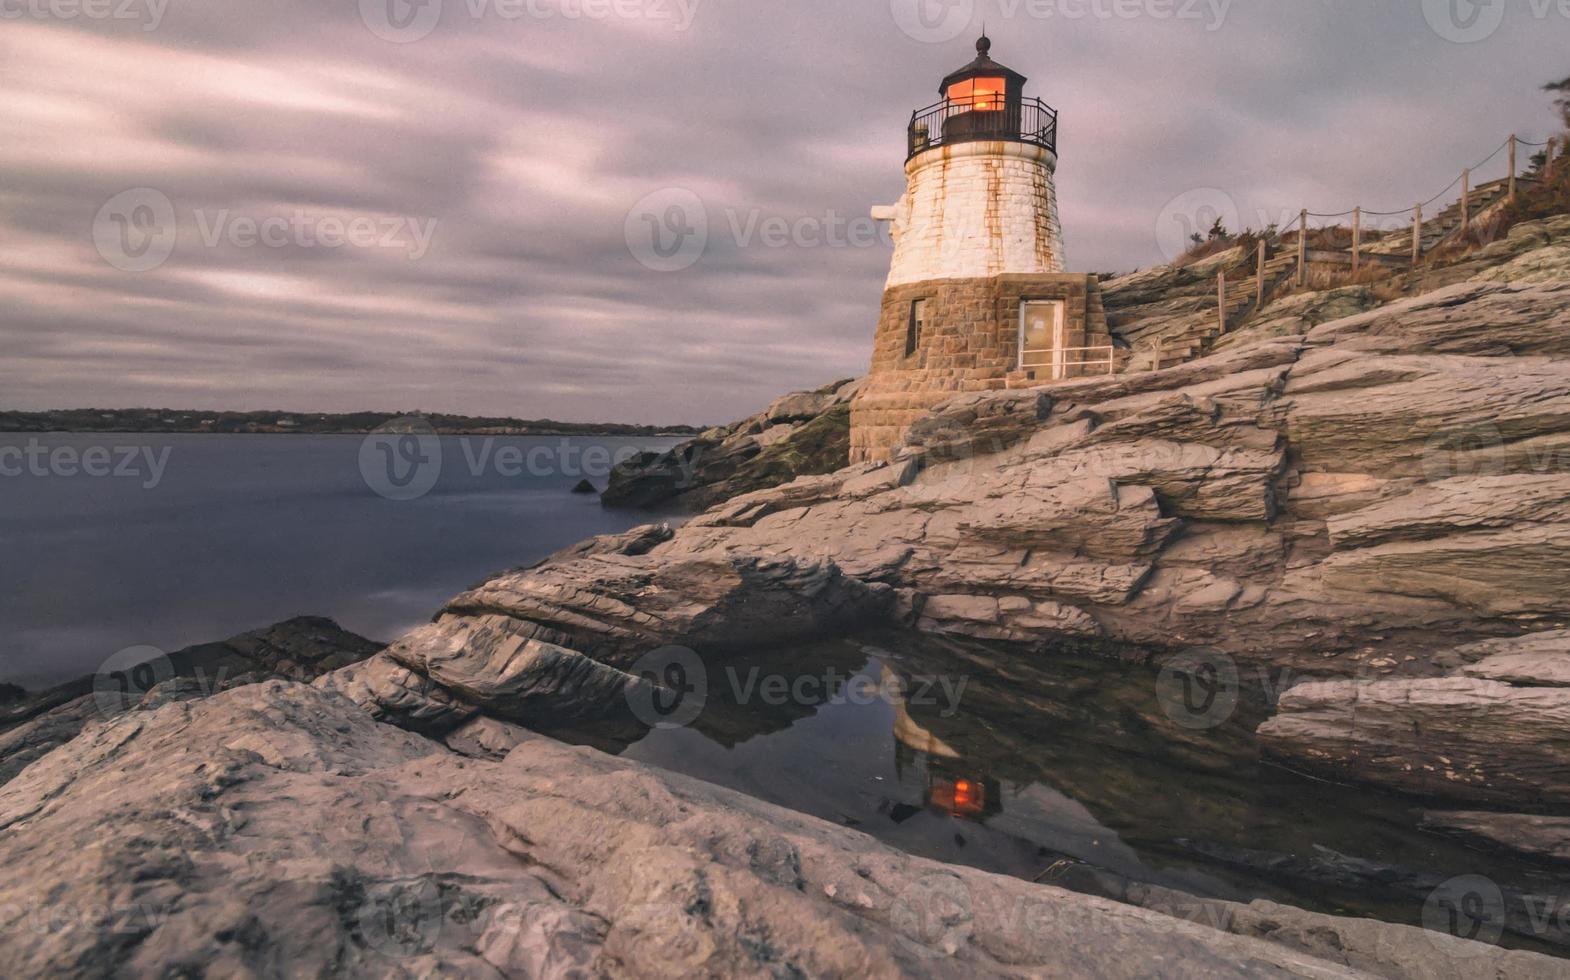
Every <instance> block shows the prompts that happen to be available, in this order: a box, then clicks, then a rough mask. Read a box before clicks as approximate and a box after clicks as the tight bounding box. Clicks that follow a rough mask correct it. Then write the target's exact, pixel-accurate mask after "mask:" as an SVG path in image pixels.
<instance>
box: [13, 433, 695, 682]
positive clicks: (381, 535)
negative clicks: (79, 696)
mask: <svg viewBox="0 0 1570 980" xmlns="http://www.w3.org/2000/svg"><path fill="white" fill-rule="evenodd" d="M677 441H679V440H676V439H622V438H571V439H564V438H560V437H495V438H493V439H489V440H487V438H486V437H483V436H473V437H443V438H442V439H441V440H440V451H439V461H438V459H437V455H438V454H435V453H429V452H422V450H428V449H429V448H430V447H429V445H426V446H424V447H421V446H418V445H412V444H411V445H409V446H405V445H401V444H399V443H398V442H397V441H390V442H389V443H388V445H387V446H385V447H383V446H379V445H371V446H369V447H366V440H365V439H364V438H363V437H361V436H307V435H297V436H291V435H255V436H246V435H175V436H145V435H134V434H115V433H105V434H96V433H95V434H53V433H50V434H40V435H26V434H15V433H10V434H6V433H0V681H10V682H12V683H18V684H22V685H23V686H26V687H29V688H37V687H40V686H44V685H48V684H52V683H56V682H59V681H63V680H68V679H70V678H73V677H76V676H80V675H82V674H87V673H92V672H93V671H95V670H96V669H97V668H98V666H99V664H100V663H102V662H103V661H104V660H105V659H106V658H108V657H109V656H110V655H112V654H114V653H115V652H116V651H118V650H121V649H123V648H125V647H128V646H135V645H143V644H145V645H151V646H155V647H159V648H161V649H164V650H174V649H178V648H180V647H183V646H188V645H190V644H193V643H202V642H206V641H210V640H219V639H223V638H225V637H228V636H232V635H234V634H235V633H239V632H242V631H244V630H247V629H253V628H255V627H259V626H266V625H268V624H270V623H274V622H277V621H279V620H281V619H286V618H288V617H290V616H296V615H306V614H310V615H322V616H330V617H332V618H334V619H336V620H337V621H338V622H339V623H341V624H342V625H343V626H344V627H345V628H347V629H350V630H353V631H355V632H357V633H361V634H363V635H365V636H369V637H372V638H373V639H378V640H390V639H392V638H394V637H396V636H397V635H398V634H399V633H401V632H403V631H404V630H406V629H408V628H409V627H411V626H415V625H418V624H419V623H422V622H424V621H426V620H427V619H429V618H430V616H431V614H432V613H433V612H435V610H436V609H437V607H438V606H439V605H440V604H441V602H442V601H443V600H445V599H447V598H449V597H451V596H452V595H454V594H455V593H457V592H459V591H461V590H462V589H464V588H465V587H467V586H470V585H473V584H475V583H477V582H479V581H480V580H482V579H484V578H485V577H486V576H487V575H489V574H490V573H492V572H496V571H499V570H502V569H505V568H510V567H513V566H516V565H520V564H525V563H527V562H530V561H532V560H534V559H537V558H540V557H542V556H544V555H546V554H549V553H550V552H552V551H555V550H556V549H558V548H561V547H564V546H566V545H568V544H571V543H573V542H575V541H579V540H581V539H583V538H586V537H588V536H590V535H594V534H603V533H607V532H614V531H621V530H625V529H626V528H628V527H631V526H633V525H636V524H640V523H646V522H647V521H649V520H653V519H655V518H653V517H651V516H650V515H646V514H635V513H621V512H615V511H605V510H602V509H601V507H600V505H599V498H598V497H595V496H592V495H574V494H572V493H570V492H569V491H570V489H571V488H572V487H573V485H574V484H576V483H577V482H578V481H579V480H581V479H583V478H585V477H586V476H587V478H588V479H589V480H590V481H591V482H593V483H595V484H596V485H597V486H600V487H603V486H604V484H605V474H606V471H607V467H608V461H609V459H610V458H611V457H612V455H613V454H616V453H618V452H620V453H627V452H631V451H632V450H634V449H638V448H649V449H663V448H667V447H669V446H670V445H672V444H674V443H675V442H677ZM362 450H365V451H363V452H362ZM409 460H414V461H416V463H418V464H419V466H420V469H419V470H418V472H415V471H413V470H411V469H410V467H411V465H412V464H411V463H410V462H409ZM387 467H391V469H390V470H389V469H387ZM389 473H390V474H392V475H393V477H394V479H393V481H392V482H389V476H388V475H389ZM399 476H402V477H404V479H402V480H399V479H397V477H399ZM409 477H417V478H416V479H412V480H411V479H409ZM433 479H434V485H433V486H431V487H430V489H429V490H428V491H427V492H424V493H423V495H418V494H419V492H420V491H421V490H422V489H423V488H424V485H425V484H427V483H430V482H431V481H432V480H433ZM401 496H409V497H412V499H393V498H397V497H401Z"/></svg>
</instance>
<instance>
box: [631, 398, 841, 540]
mask: <svg viewBox="0 0 1570 980" xmlns="http://www.w3.org/2000/svg"><path fill="white" fill-rule="evenodd" d="M855 388H856V382H847V381H840V382H836V383H834V384H832V385H829V386H827V387H825V388H821V389H819V390H817V391H812V392H799V393H797V394H794V395H786V396H785V397H783V398H780V399H777V400H776V401H775V402H774V403H773V404H772V405H771V406H769V409H768V410H767V411H766V412H764V413H762V414H761V415H755V416H753V417H751V418H748V419H743V420H742V421H740V422H737V423H734V424H732V425H729V426H725V427H723V428H719V429H710V430H709V431H707V432H705V433H703V434H702V435H701V436H699V437H698V438H697V439H694V440H692V441H690V442H684V443H682V444H681V445H679V446H676V447H674V448H672V449H670V450H668V451H666V452H663V453H642V454H640V455H638V456H635V457H633V458H632V459H630V460H628V461H627V462H626V463H624V464H623V465H622V466H620V467H618V468H617V469H616V470H614V471H613V472H612V473H611V479H610V484H609V485H608V486H607V487H606V488H605V492H604V493H603V494H601V495H600V502H601V503H602V504H604V505H605V506H606V507H612V508H619V509H633V510H636V509H648V508H653V507H668V508H674V509H678V510H688V511H696V510H702V509H704V508H706V507H711V506H713V505H715V504H717V503H721V502H723V501H725V500H728V499H730V498H732V497H735V496H738V495H740V494H744V493H749V492H751V491H754V490H760V489H766V488H769V487H776V486H779V485H781V484H783V483H788V482H790V481H791V480H793V479H795V478H797V477H799V476H807V475H814V474H821V473H832V472H834V471H835V470H838V469H841V468H843V467H844V466H845V464H846V463H847V462H848V461H849V458H850V407H849V406H850V398H851V396H852V395H854V394H855Z"/></svg>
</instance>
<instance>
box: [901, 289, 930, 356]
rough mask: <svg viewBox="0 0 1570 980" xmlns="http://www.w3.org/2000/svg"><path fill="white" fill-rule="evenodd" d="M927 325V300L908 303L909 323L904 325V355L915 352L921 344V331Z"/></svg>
mask: <svg viewBox="0 0 1570 980" xmlns="http://www.w3.org/2000/svg"><path fill="white" fill-rule="evenodd" d="M926 325H927V301H926V300H924V299H918V300H913V301H912V302H911V304H910V323H909V324H907V325H906V327H905V356H906V357H909V356H910V355H912V354H914V353H916V348H918V347H920V346H921V331H922V328H923V327H925V326H926Z"/></svg>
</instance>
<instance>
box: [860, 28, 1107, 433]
mask: <svg viewBox="0 0 1570 980" xmlns="http://www.w3.org/2000/svg"><path fill="white" fill-rule="evenodd" d="M990 46H991V42H990V41H988V40H987V39H986V38H982V39H981V41H979V42H977V45H976V48H977V52H978V57H977V59H976V61H974V62H972V63H971V64H970V65H967V66H966V67H965V68H963V69H961V70H960V71H958V72H955V73H954V74H953V75H950V76H949V77H948V78H946V79H944V81H943V85H942V87H941V92H942V94H943V101H941V102H939V103H938V104H937V105H934V106H931V107H928V108H927V109H923V110H919V111H917V112H916V113H914V114H913V115H912V118H911V124H910V130H909V140H910V143H909V151H910V155H909V158H908V160H907V161H906V165H905V173H906V180H907V186H906V191H905V194H904V196H902V197H901V198H900V200H899V203H898V204H896V205H894V206H893V207H890V208H878V209H876V210H874V212H873V214H874V216H875V217H878V218H880V219H883V220H887V221H891V222H893V231H894V243H895V247H894V258H893V261H892V263H891V266H890V270H889V279H888V283H887V286H886V287H885V290H884V294H883V310H882V316H881V317H880V319H879V323H878V330H877V335H876V339H875V340H874V342H873V354H872V370H871V373H870V374H869V375H868V377H867V380H866V383H865V385H864V386H863V387H862V389H861V392H860V393H859V394H858V395H857V397H856V400H855V401H854V402H852V404H851V450H850V452H851V461H852V462H861V461H864V460H884V459H888V458H889V457H890V456H891V455H892V454H893V452H894V450H895V448H896V447H897V446H898V445H899V444H900V442H901V440H902V439H903V437H904V434H905V431H906V430H907V429H908V428H909V426H910V424H911V423H912V422H913V421H915V420H916V419H917V418H920V417H921V416H922V415H923V414H925V413H926V412H927V411H928V410H929V409H931V408H932V407H933V406H935V405H937V404H939V403H941V402H944V401H947V400H948V399H950V398H952V397H954V396H955V395H958V394H962V393H964V392H970V391H989V390H995V389H1000V388H1011V387H1030V386H1035V385H1047V384H1053V383H1055V382H1060V381H1065V380H1069V379H1072V378H1080V377H1086V376H1090V375H1096V374H1109V373H1111V372H1112V370H1113V368H1114V366H1115V364H1116V362H1117V359H1118V358H1117V352H1116V350H1115V349H1114V347H1113V342H1112V338H1111V335H1110V333H1109V332H1108V329H1107V320H1106V314H1105V313H1104V312H1103V310H1102V305H1101V291H1100V287H1099V285H1098V284H1097V281H1096V277H1095V276H1091V275H1085V274H1073V273H1065V272H1064V271H1063V243H1062V234H1061V230H1060V227H1059V223H1058V209H1057V193H1056V189H1055V186H1054V181H1055V177H1056V170H1057V152H1056V144H1057V114H1056V112H1054V111H1053V110H1052V109H1050V108H1049V107H1047V106H1046V105H1045V104H1043V103H1042V102H1041V101H1040V100H1039V99H1025V98H1024V96H1023V87H1024V82H1025V78H1024V76H1022V75H1019V74H1018V73H1016V72H1013V71H1011V70H1009V69H1007V68H1005V67H1003V66H1002V65H999V64H998V63H996V62H994V61H993V60H992V59H991V57H990V56H989V54H988V51H989V49H990Z"/></svg>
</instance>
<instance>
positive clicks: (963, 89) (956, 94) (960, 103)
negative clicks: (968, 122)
mask: <svg viewBox="0 0 1570 980" xmlns="http://www.w3.org/2000/svg"><path fill="white" fill-rule="evenodd" d="M1006 88H1007V86H1006V85H1005V84H1004V81H1003V79H1001V78H970V79H966V80H965V81H963V82H955V83H954V84H953V85H950V86H949V91H948V96H949V101H950V102H952V103H954V105H955V106H956V107H957V108H959V109H960V110H961V111H962V112H964V111H971V110H974V111H976V112H1000V111H1002V109H1003V102H1004V92H1005V89H1006Z"/></svg>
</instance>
